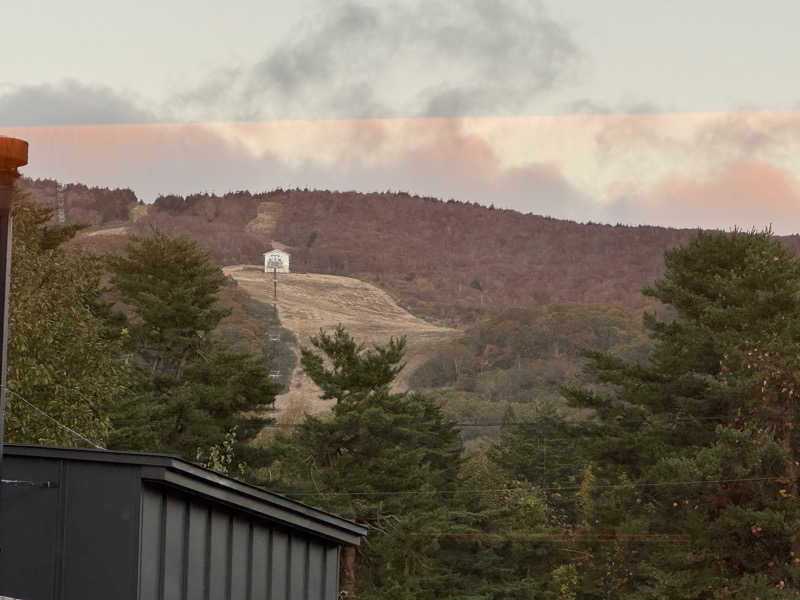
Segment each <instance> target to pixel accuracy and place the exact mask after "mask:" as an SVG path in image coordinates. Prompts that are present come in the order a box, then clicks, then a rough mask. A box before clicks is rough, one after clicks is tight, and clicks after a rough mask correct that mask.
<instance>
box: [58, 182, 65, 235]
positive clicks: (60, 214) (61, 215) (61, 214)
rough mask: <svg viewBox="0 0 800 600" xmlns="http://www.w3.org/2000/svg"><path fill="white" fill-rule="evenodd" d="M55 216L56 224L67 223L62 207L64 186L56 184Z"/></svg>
mask: <svg viewBox="0 0 800 600" xmlns="http://www.w3.org/2000/svg"><path fill="white" fill-rule="evenodd" d="M56 216H57V218H58V224H59V225H63V224H64V223H66V222H67V211H66V208H65V206H64V184H63V183H59V184H56Z"/></svg>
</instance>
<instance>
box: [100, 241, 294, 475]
mask: <svg viewBox="0 0 800 600" xmlns="http://www.w3.org/2000/svg"><path fill="white" fill-rule="evenodd" d="M109 268H110V271H111V274H112V277H111V284H112V287H113V289H114V291H115V293H116V294H117V298H118V300H119V301H120V302H121V303H122V305H123V306H127V307H129V313H130V314H129V315H127V316H125V317H124V320H125V323H126V331H127V336H126V346H127V348H128V350H129V351H130V352H131V364H132V367H133V369H134V374H135V378H134V380H133V384H132V390H131V394H130V395H129V396H128V397H127V398H125V399H124V401H122V402H120V403H118V404H117V405H116V406H115V408H114V412H113V415H112V416H113V419H112V422H113V426H114V430H113V432H112V435H111V438H110V441H111V443H112V444H113V445H114V446H115V447H118V448H127V449H135V450H148V451H159V452H170V453H175V454H179V455H182V456H184V457H185V458H187V459H189V460H193V459H195V458H197V457H198V456H200V458H201V459H204V454H207V453H208V452H210V451H211V450H212V449H213V448H219V447H221V446H222V444H224V443H225V442H226V440H230V439H231V435H232V434H233V433H234V432H235V436H236V443H235V445H234V451H235V452H234V454H233V455H232V456H230V460H231V461H232V462H235V463H236V464H239V463H241V462H249V463H250V466H251V467H257V466H258V464H259V461H260V460H261V457H262V454H263V453H262V452H261V451H260V450H258V449H256V448H254V447H253V446H252V445H251V444H250V443H249V442H250V441H251V440H253V438H254V437H255V436H256V435H257V433H258V432H259V431H260V430H261V428H262V427H263V425H264V424H266V423H268V422H269V421H270V419H268V418H265V417H263V416H259V414H263V411H264V409H266V408H267V407H268V406H269V405H270V404H272V402H273V401H274V397H275V394H276V393H277V391H278V389H279V386H278V385H277V384H275V383H273V382H271V381H270V380H269V376H268V374H269V365H268V364H267V361H266V359H265V358H264V357H263V356H261V357H254V356H250V355H248V354H245V353H241V352H237V351H235V350H233V349H231V348H230V347H228V346H226V345H225V344H223V343H221V342H219V341H216V340H214V338H213V336H212V332H213V330H214V328H215V327H216V326H217V325H218V323H219V322H220V320H221V319H222V318H224V317H225V316H226V315H227V314H228V311H226V310H224V309H221V308H218V306H217V293H218V292H219V289H220V288H221V287H222V286H223V285H225V277H224V275H223V274H222V272H221V270H220V269H219V268H218V267H215V266H214V265H212V264H211V262H210V259H209V256H208V253H207V252H205V251H203V250H202V249H200V248H199V247H198V246H197V244H196V243H195V242H193V241H191V240H189V239H186V238H181V237H171V236H168V235H165V234H163V233H160V232H155V233H153V234H152V235H150V236H147V237H133V238H132V239H131V241H130V242H129V243H128V245H127V247H126V249H125V253H124V254H123V255H121V256H116V257H111V258H110V259H109ZM198 452H199V454H198Z"/></svg>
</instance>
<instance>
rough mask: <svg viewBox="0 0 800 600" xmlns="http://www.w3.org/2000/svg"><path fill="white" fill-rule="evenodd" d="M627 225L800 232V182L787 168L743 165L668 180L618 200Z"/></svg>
mask: <svg viewBox="0 0 800 600" xmlns="http://www.w3.org/2000/svg"><path fill="white" fill-rule="evenodd" d="M609 212H610V214H611V215H612V216H613V215H616V217H617V218H621V219H622V220H624V221H626V222H632V223H658V224H660V225H665V226H675V227H704V228H723V229H725V228H732V227H739V228H740V229H751V228H756V229H763V228H765V227H769V226H772V227H773V229H774V230H775V231H776V232H777V233H781V234H786V233H796V232H798V231H800V182H798V179H797V177H796V176H795V175H794V174H793V173H790V172H788V171H786V170H785V169H781V168H779V167H776V166H775V165H772V164H770V163H767V162H764V161H759V160H737V161H733V162H730V163H727V164H724V165H721V166H719V167H718V168H716V169H714V170H712V171H711V172H710V173H708V174H707V175H706V176H704V177H690V176H687V175H685V174H681V173H673V174H671V175H668V176H666V177H664V178H662V179H661V180H659V181H658V182H656V183H655V184H654V185H652V186H650V187H648V188H646V189H643V190H639V191H638V193H634V194H632V195H630V196H628V197H623V198H620V199H619V200H618V202H617V203H615V205H613V206H612V207H611V209H610V211H609Z"/></svg>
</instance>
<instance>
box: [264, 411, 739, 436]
mask: <svg viewBox="0 0 800 600" xmlns="http://www.w3.org/2000/svg"><path fill="white" fill-rule="evenodd" d="M661 414H662V415H663V414H675V413H661ZM731 418H735V417H733V416H732V415H705V416H697V417H695V416H677V417H675V418H673V419H667V420H663V421H655V420H654V419H648V418H641V419H622V420H618V421H614V424H616V425H623V424H631V423H633V424H647V423H658V424H660V425H670V424H673V423H686V422H692V421H722V420H725V419H731ZM583 423H584V424H593V423H594V424H601V423H595V422H593V421H584V422H583ZM540 424H541V421H489V422H485V423H480V422H475V421H468V422H454V423H453V425H454V426H456V427H507V426H516V425H540ZM300 425H303V422H300V423H270V424H267V425H264V428H266V429H280V428H291V427H299V426H300ZM558 439H574V438H558Z"/></svg>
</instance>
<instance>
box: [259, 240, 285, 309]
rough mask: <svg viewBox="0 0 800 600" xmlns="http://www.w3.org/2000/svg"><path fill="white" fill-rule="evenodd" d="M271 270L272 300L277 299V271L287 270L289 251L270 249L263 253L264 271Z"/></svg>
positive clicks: (275, 300) (283, 271)
mask: <svg viewBox="0 0 800 600" xmlns="http://www.w3.org/2000/svg"><path fill="white" fill-rule="evenodd" d="M270 271H272V300H273V302H277V300H278V273H288V272H289V253H288V252H284V251H283V250H270V251H269V252H265V253H264V273H269V272H270Z"/></svg>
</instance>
